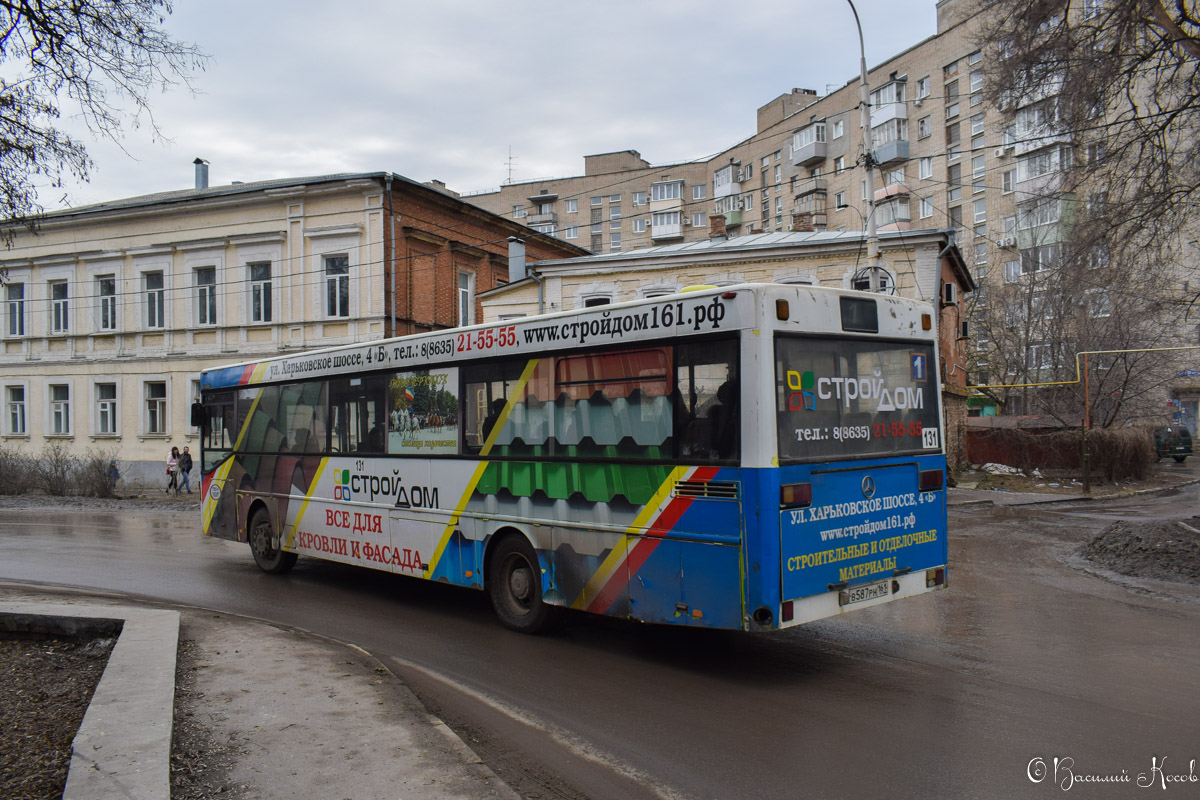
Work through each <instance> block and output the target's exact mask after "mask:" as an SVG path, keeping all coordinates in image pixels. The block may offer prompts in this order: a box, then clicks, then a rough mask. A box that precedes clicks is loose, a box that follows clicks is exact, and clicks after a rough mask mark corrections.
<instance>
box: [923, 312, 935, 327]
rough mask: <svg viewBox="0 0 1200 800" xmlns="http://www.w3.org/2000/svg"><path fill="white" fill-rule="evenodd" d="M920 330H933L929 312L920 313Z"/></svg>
mask: <svg viewBox="0 0 1200 800" xmlns="http://www.w3.org/2000/svg"><path fill="white" fill-rule="evenodd" d="M921 330H923V331H931V330H933V317H932V316H931V315H929V314H922V315H921Z"/></svg>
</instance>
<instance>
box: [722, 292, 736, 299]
mask: <svg viewBox="0 0 1200 800" xmlns="http://www.w3.org/2000/svg"><path fill="white" fill-rule="evenodd" d="M721 297H723V298H725V299H726V300H732V299H733V298H735V297H737V292H722V293H721Z"/></svg>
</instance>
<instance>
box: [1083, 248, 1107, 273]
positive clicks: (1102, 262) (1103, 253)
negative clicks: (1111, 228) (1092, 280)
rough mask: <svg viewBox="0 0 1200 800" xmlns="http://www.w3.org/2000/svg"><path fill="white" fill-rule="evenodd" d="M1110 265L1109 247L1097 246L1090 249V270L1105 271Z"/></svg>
mask: <svg viewBox="0 0 1200 800" xmlns="http://www.w3.org/2000/svg"><path fill="white" fill-rule="evenodd" d="M1108 264H1109V255H1108V245H1107V244H1097V245H1092V247H1090V248H1089V249H1088V267H1089V268H1090V269H1103V268H1104V267H1107V266H1108Z"/></svg>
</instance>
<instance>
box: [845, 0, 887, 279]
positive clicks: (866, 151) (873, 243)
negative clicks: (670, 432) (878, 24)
mask: <svg viewBox="0 0 1200 800" xmlns="http://www.w3.org/2000/svg"><path fill="white" fill-rule="evenodd" d="M846 2H847V3H849V4H850V10H851V11H853V12H854V24H855V25H856V26H858V52H859V70H860V72H861V77H862V98H861V100H860V101H859V105H860V106H861V108H862V129H863V166H864V167H865V168H866V170H867V198H866V204H867V213H866V214H865V216H866V218H867V270H868V272H869V274H870V276H871V284H870V286H871V291H872V292H877V291H879V268H880V264H879V236H878V234H877V233H876V232H875V209H874V208H873V206H874V204H875V170H874V166H875V164H874V159H873V156H872V152H873V149H874V148H872V146H871V86H870V84H869V83H868V82H867V46H866V43H865V42H864V41H863V32H862V22H861V21H860V20H859V18H858V9H857V8H855V7H854V1H853V0H846Z"/></svg>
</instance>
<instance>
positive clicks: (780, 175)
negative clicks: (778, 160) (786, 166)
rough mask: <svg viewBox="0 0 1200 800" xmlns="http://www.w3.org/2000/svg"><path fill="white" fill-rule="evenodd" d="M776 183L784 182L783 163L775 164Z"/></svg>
mask: <svg viewBox="0 0 1200 800" xmlns="http://www.w3.org/2000/svg"><path fill="white" fill-rule="evenodd" d="M775 183H776V184H779V183H783V165H782V164H776V165H775Z"/></svg>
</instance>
